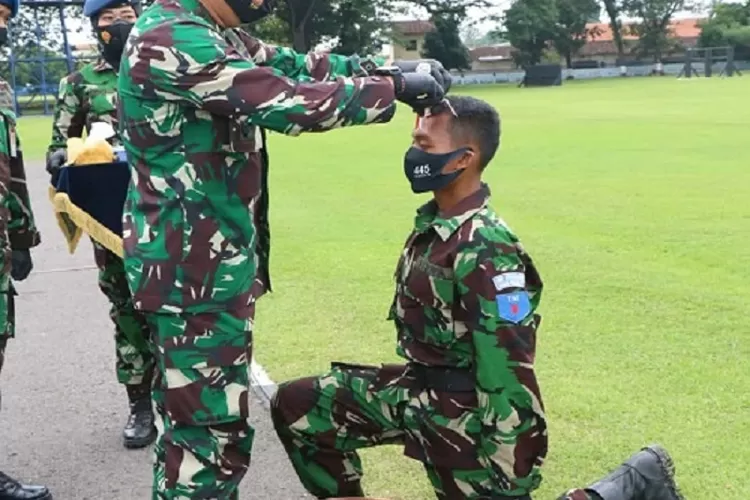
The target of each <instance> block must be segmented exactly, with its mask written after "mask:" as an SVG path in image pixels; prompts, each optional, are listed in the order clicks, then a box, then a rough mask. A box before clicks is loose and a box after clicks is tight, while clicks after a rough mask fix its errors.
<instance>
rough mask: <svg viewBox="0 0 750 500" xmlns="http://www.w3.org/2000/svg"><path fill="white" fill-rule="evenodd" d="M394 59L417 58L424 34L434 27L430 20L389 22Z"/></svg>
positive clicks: (419, 54) (422, 46) (420, 51)
mask: <svg viewBox="0 0 750 500" xmlns="http://www.w3.org/2000/svg"><path fill="white" fill-rule="evenodd" d="M391 29H392V31H393V36H392V44H391V46H392V47H393V58H394V59H419V58H420V57H422V55H421V53H422V49H423V48H424V36H425V35H426V34H427V33H429V32H430V31H432V30H434V29H435V26H434V25H433V24H432V23H431V22H430V21H419V20H414V21H395V22H393V23H392V24H391Z"/></svg>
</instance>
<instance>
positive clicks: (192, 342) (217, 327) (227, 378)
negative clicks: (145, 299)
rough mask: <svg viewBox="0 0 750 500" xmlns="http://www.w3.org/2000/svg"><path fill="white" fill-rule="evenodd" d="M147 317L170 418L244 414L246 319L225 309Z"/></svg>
mask: <svg viewBox="0 0 750 500" xmlns="http://www.w3.org/2000/svg"><path fill="white" fill-rule="evenodd" d="M151 316H152V318H150V320H149V323H150V325H151V327H152V335H153V336H154V338H155V339H156V342H157V344H158V350H159V358H160V359H159V365H160V368H161V370H162V373H163V390H164V408H165V411H166V412H167V414H168V415H169V417H170V418H171V419H172V421H173V422H175V423H177V424H184V425H201V426H206V425H217V424H222V423H228V422H234V421H237V420H244V419H246V418H248V416H249V412H248V390H249V387H250V382H249V375H248V363H249V360H248V355H247V353H248V338H249V320H246V319H242V318H240V317H236V316H234V315H232V314H231V313H228V312H221V313H216V314H201V315H179V316H178V315H151ZM153 316H158V317H157V318H153Z"/></svg>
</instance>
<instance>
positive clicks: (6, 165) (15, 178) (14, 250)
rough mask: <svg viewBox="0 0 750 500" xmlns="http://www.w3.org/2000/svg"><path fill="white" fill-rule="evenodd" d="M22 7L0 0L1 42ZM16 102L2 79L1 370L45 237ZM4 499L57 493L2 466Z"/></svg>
mask: <svg viewBox="0 0 750 500" xmlns="http://www.w3.org/2000/svg"><path fill="white" fill-rule="evenodd" d="M18 8H19V1H18V0H0V46H2V45H5V43H6V42H7V40H8V21H9V20H10V19H11V18H13V17H15V16H16V14H17V13H18ZM14 107H15V106H14V100H13V90H12V89H11V88H10V85H8V82H5V81H2V80H0V256H2V270H1V271H0V372H2V368H3V363H4V361H5V349H6V347H7V344H8V339H10V338H13V337H14V336H15V307H14V297H15V295H16V291H15V289H14V288H13V282H12V281H11V278H12V279H13V280H15V281H23V280H25V279H26V278H27V277H28V276H29V273H31V269H32V267H33V264H32V260H31V251H30V249H31V248H33V247H35V246H37V245H39V243H40V242H41V238H40V236H39V231H38V230H37V228H36V225H35V223H34V214H33V213H32V211H31V201H30V199H29V192H28V189H27V187H26V171H25V169H24V164H23V154H22V153H21V141H20V140H19V138H18V132H17V130H16V115H15V112H14ZM0 500H52V495H50V493H49V491H48V490H47V488H45V487H44V486H32V485H25V484H21V483H19V482H18V481H16V480H15V479H13V478H11V477H9V476H7V475H6V474H4V473H2V472H0Z"/></svg>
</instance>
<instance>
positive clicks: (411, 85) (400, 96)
mask: <svg viewBox="0 0 750 500" xmlns="http://www.w3.org/2000/svg"><path fill="white" fill-rule="evenodd" d="M377 74H379V75H384V76H389V77H391V78H392V79H393V89H394V91H395V93H396V99H397V100H398V101H401V102H403V103H404V104H407V105H409V106H410V107H411V109H413V110H414V112H415V113H417V114H418V115H420V116H421V115H423V114H424V111H425V109H427V108H431V107H432V106H435V105H436V104H439V103H441V102H442V101H443V98H444V97H445V92H444V91H443V87H441V86H440V84H439V83H438V82H437V81H436V80H435V79H434V78H433V77H432V76H431V75H428V74H427V73H402V72H401V70H399V69H398V68H396V67H389V68H378V70H377Z"/></svg>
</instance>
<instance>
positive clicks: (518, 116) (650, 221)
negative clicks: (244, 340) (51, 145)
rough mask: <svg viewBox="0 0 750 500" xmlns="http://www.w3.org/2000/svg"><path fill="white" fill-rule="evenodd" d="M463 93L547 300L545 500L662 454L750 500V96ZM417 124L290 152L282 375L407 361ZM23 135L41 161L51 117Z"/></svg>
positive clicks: (286, 150) (424, 490)
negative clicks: (488, 116)
mask: <svg viewBox="0 0 750 500" xmlns="http://www.w3.org/2000/svg"><path fill="white" fill-rule="evenodd" d="M458 91H460V92H467V93H471V94H473V95H475V96H477V97H480V98H483V99H486V100H489V101H490V102H492V103H493V104H494V105H496V106H497V108H498V109H499V110H500V112H501V114H502V116H503V119H504V122H503V126H504V132H503V134H504V135H503V144H502V147H501V150H500V152H499V155H498V157H497V159H496V160H495V161H494V163H493V164H492V165H491V166H490V167H489V169H488V171H487V175H486V177H487V179H486V180H487V181H488V183H489V184H490V186H491V187H492V189H493V195H494V205H495V207H496V208H497V209H498V210H499V212H500V213H501V214H502V215H503V216H504V218H505V219H506V220H507V222H508V223H509V224H510V225H511V227H513V228H514V230H515V231H516V232H517V233H518V234H519V236H520V237H521V239H522V241H523V242H524V244H525V246H526V247H527V249H528V250H529V252H530V253H531V255H532V256H533V257H534V258H535V260H536V261H537V263H538V266H539V268H540V272H541V273H542V277H543V279H544V280H545V284H546V289H545V290H546V291H545V295H544V297H543V299H542V305H541V312H542V314H543V316H544V321H543V322H542V327H541V330H540V335H539V343H538V357H537V366H536V367H537V371H538V376H539V379H540V382H541V386H542V394H543V396H544V402H545V404H546V407H547V411H548V417H549V422H550V425H551V427H550V454H549V456H548V460H547V464H546V466H545V470H546V475H545V480H544V483H543V486H542V488H541V490H540V493H539V494H538V495H537V498H539V499H551V498H554V495H555V494H557V493H560V492H561V491H562V490H565V489H566V488H569V487H573V486H580V485H584V484H586V483H588V482H589V481H591V480H593V479H595V478H597V477H599V476H600V475H602V474H603V473H604V472H606V471H608V470H609V469H610V468H611V467H612V466H614V465H616V464H618V463H619V461H620V460H621V459H623V458H625V457H626V456H628V455H629V454H630V453H631V452H632V451H634V450H636V449H637V448H638V447H639V446H641V445H642V444H646V443H649V442H653V441H658V442H661V443H663V444H665V445H666V446H667V447H668V448H669V449H670V450H671V451H672V452H673V454H674V457H675V460H676V463H677V475H678V480H679V482H680V483H681V485H682V487H683V489H684V493H685V495H686V497H687V498H688V499H698V500H712V499H717V500H747V499H748V498H750V481H749V480H748V478H747V472H748V470H750V446H747V441H748V434H749V433H750V361H749V358H750V332H749V329H748V326H747V323H746V322H745V321H746V318H745V314H746V311H747V310H748V309H747V300H748V299H749V298H750V284H749V282H748V279H747V277H748V274H747V273H748V269H749V268H750V147H749V146H750V141H748V138H747V134H748V122H749V121H750V100H748V99H747V95H748V93H750V80H747V79H746V78H733V79H717V78H714V79H712V80H705V79H692V80H686V81H680V80H677V79H674V78H662V79H637V80H635V79H634V80H625V79H611V80H600V81H595V82H585V83H577V82H576V83H565V84H564V85H563V87H561V88H542V89H516V88H512V87H464V88H461V89H459V90H458ZM42 122H44V125H42ZM412 124H413V115H410V114H408V113H407V112H405V111H403V110H402V111H401V112H400V113H399V116H398V117H397V119H396V120H394V122H393V123H391V124H389V125H384V126H376V127H368V128H359V129H352V130H342V131H337V132H333V133H329V134H321V135H317V136H314V135H309V136H307V137H301V138H298V139H288V138H284V137H278V136H274V137H272V139H271V143H270V148H269V149H270V153H271V157H272V158H271V231H272V256H271V266H272V280H273V285H274V287H275V290H276V292H275V293H273V294H271V295H270V296H268V297H266V298H264V299H262V301H261V302H260V306H259V318H258V323H257V328H256V343H255V353H256V357H257V359H258V361H259V362H260V363H261V364H263V365H264V366H265V367H266V369H267V370H268V371H269V372H270V374H271V376H272V377H273V378H274V379H275V380H283V379H287V378H290V377H296V376H301V375H307V374H312V373H316V372H321V371H323V370H325V369H326V368H327V367H328V363H329V362H330V361H331V360H346V361H355V362H364V363H378V362H389V361H394V360H396V359H397V358H396V357H395V354H394V338H395V335H394V331H393V328H392V326H391V325H390V324H389V323H388V322H386V321H385V317H386V313H387V309H388V306H389V304H390V301H391V298H392V292H393V290H392V274H393V270H394V266H395V264H396V260H397V257H398V255H399V251H400V248H401V245H402V244H403V241H404V239H405V238H406V236H407V234H408V232H409V230H410V227H411V223H412V216H413V213H414V210H415V209H416V207H417V206H418V205H419V204H421V203H422V202H424V201H425V198H424V197H417V196H414V195H413V194H412V193H411V191H410V190H409V186H408V183H407V182H406V180H405V178H404V176H403V169H402V156H403V153H404V151H405V149H406V148H407V147H408V144H409V142H410V132H411V126H412ZM21 132H22V134H23V135H22V137H24V140H25V144H26V146H25V150H26V152H27V155H31V156H34V157H37V158H38V157H40V156H41V151H42V149H43V147H44V143H45V141H46V140H47V138H48V133H49V124H48V121H45V119H42V118H27V119H23V120H22V121H21ZM743 137H744V139H743ZM363 455H364V459H365V467H366V472H365V474H366V486H367V489H368V492H370V493H373V494H375V495H378V496H389V497H391V498H399V499H404V500H406V499H409V500H413V499H428V498H432V496H431V492H430V490H429V488H428V486H427V482H426V480H425V479H424V478H423V476H422V472H421V467H420V465H419V464H418V463H415V462H412V461H410V460H409V459H407V458H404V457H402V455H401V450H399V449H397V448H384V449H380V450H370V451H366V452H364V454H363Z"/></svg>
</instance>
